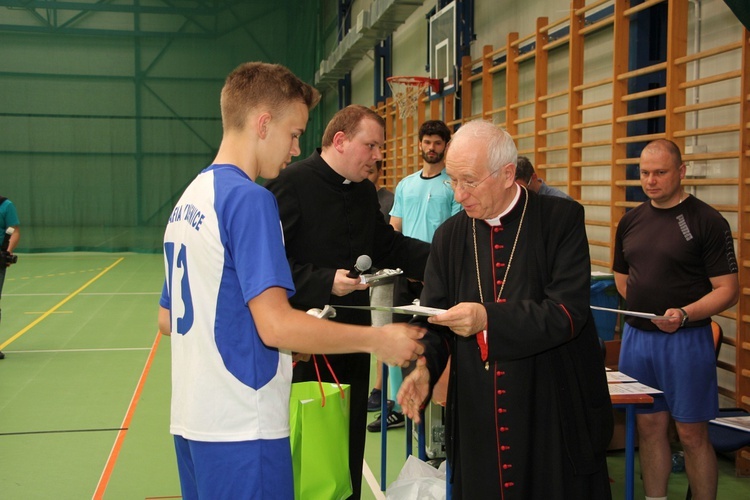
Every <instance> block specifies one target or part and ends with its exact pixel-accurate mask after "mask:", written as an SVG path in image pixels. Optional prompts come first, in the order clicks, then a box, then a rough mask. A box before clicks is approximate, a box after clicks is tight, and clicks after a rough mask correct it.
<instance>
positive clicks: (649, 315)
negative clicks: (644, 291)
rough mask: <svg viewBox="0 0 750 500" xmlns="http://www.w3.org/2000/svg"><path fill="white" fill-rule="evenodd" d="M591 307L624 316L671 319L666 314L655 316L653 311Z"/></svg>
mask: <svg viewBox="0 0 750 500" xmlns="http://www.w3.org/2000/svg"><path fill="white" fill-rule="evenodd" d="M591 309H594V310H596V311H607V312H613V313H617V314H624V315H625V316H635V317H636V318H646V319H657V320H658V319H671V318H669V317H667V316H657V315H656V314H653V313H644V312H638V311H628V310H626V309H611V308H609V307H601V306H591Z"/></svg>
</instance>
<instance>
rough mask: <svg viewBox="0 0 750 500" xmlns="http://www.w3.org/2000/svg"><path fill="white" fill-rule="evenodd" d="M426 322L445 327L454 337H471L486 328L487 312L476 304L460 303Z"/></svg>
mask: <svg viewBox="0 0 750 500" xmlns="http://www.w3.org/2000/svg"><path fill="white" fill-rule="evenodd" d="M427 321H429V322H430V323H433V324H435V325H442V326H447V327H448V328H450V329H451V330H452V331H453V332H454V333H455V334H456V335H461V336H462V337H471V336H472V335H476V334H477V333H479V332H481V331H482V330H484V329H485V328H486V327H487V310H486V309H485V308H484V305H483V304H480V303H478V302H461V303H460V304H456V305H455V306H453V307H451V308H450V309H448V310H447V311H445V312H444V313H442V314H437V315H435V316H430V317H429V318H427Z"/></svg>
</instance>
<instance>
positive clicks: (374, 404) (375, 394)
mask: <svg viewBox="0 0 750 500" xmlns="http://www.w3.org/2000/svg"><path fill="white" fill-rule="evenodd" d="M381 397H383V392H382V391H381V390H380V389H373V390H372V391H370V397H369V398H367V411H378V410H380V398H381Z"/></svg>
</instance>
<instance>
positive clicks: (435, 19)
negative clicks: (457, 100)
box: [429, 1, 456, 90]
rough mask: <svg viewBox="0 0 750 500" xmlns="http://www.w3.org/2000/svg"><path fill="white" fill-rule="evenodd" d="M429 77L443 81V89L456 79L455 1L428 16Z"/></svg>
mask: <svg viewBox="0 0 750 500" xmlns="http://www.w3.org/2000/svg"><path fill="white" fill-rule="evenodd" d="M429 64H430V78H436V79H439V80H441V81H442V82H443V90H445V89H446V88H451V87H453V85H454V84H455V79H456V2H455V1H454V2H451V3H449V4H448V5H446V6H445V7H443V8H442V9H440V10H439V11H437V12H436V13H435V14H434V15H433V16H432V17H430V60H429Z"/></svg>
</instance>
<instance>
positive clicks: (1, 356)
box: [0, 351, 5, 359]
mask: <svg viewBox="0 0 750 500" xmlns="http://www.w3.org/2000/svg"><path fill="white" fill-rule="evenodd" d="M0 359H5V354H3V351H0Z"/></svg>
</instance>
